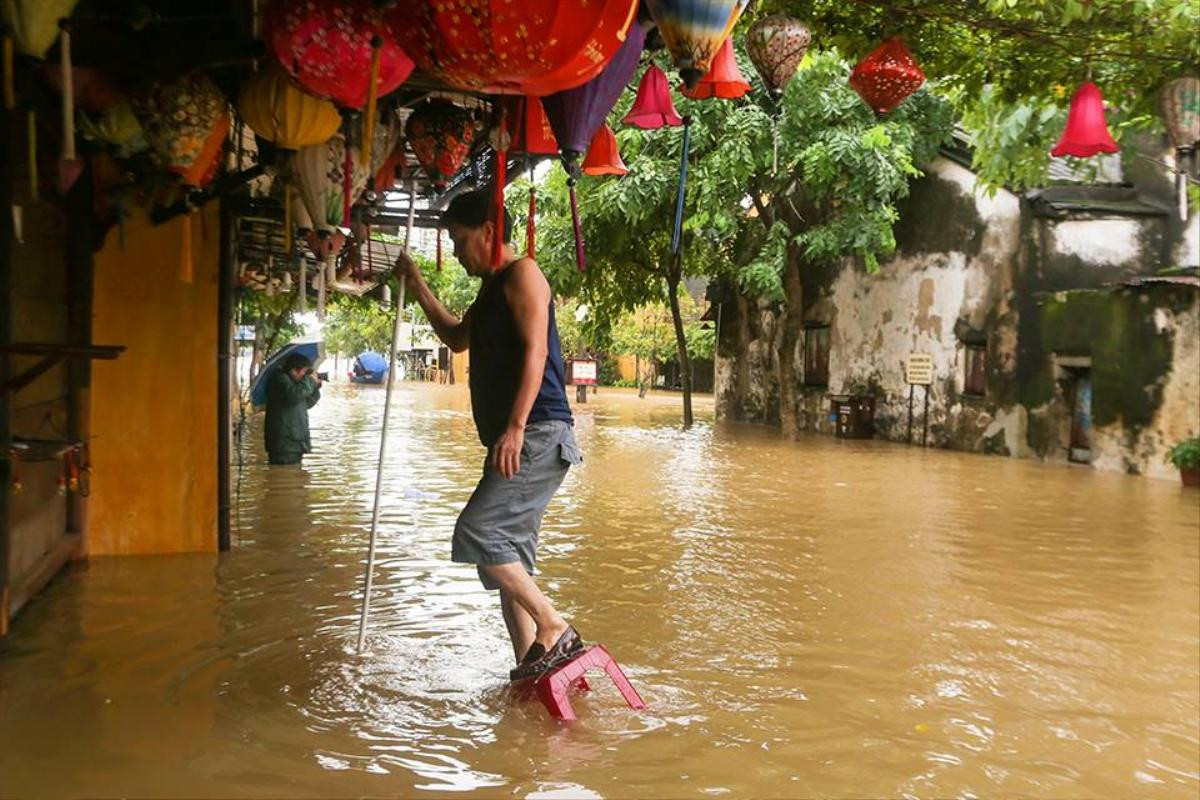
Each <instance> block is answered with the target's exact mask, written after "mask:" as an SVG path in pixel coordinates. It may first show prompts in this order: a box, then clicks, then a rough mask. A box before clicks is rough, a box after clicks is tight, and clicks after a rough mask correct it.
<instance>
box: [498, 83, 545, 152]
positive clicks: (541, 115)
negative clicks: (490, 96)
mask: <svg viewBox="0 0 1200 800" xmlns="http://www.w3.org/2000/svg"><path fill="white" fill-rule="evenodd" d="M503 107H504V111H505V114H506V115H507V117H508V120H509V126H510V127H511V128H512V142H511V143H510V144H509V146H508V149H509V150H510V151H512V152H514V153H525V154H526V155H530V156H554V155H558V142H557V141H555V139H554V130H553V129H552V128H551V127H550V119H549V118H548V117H547V116H546V109H544V108H542V101H541V99H540V98H537V97H508V98H505V99H504V101H503Z"/></svg>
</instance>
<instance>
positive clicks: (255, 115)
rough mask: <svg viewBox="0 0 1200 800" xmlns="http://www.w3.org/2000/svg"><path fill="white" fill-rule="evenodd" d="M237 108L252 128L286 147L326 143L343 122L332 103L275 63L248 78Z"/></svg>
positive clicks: (292, 148) (260, 134) (295, 148)
mask: <svg viewBox="0 0 1200 800" xmlns="http://www.w3.org/2000/svg"><path fill="white" fill-rule="evenodd" d="M237 110H238V116H239V117H241V118H242V120H243V121H244V122H245V123H246V124H247V125H249V126H250V129H251V130H253V131H254V132H255V133H256V134H258V135H259V136H261V137H262V138H264V139H266V140H267V141H268V142H273V143H274V144H275V146H276V147H280V148H282V149H284V150H299V149H300V148H301V147H309V146H311V145H315V144H321V143H323V142H326V141H328V140H329V137H331V136H333V135H334V134H335V133H337V131H338V128H339V127H340V126H341V124H342V118H341V115H340V114H338V110H337V108H336V107H335V106H334V105H333V103H331V102H329V101H328V100H322V99H321V98H319V97H315V96H313V95H311V94H309V93H308V92H305V91H303V90H302V89H300V87H298V86H297V85H296V84H294V83H293V82H292V81H291V80H290V79H289V78H288V75H287V73H286V72H284V70H283V69H282V68H281V67H279V66H278V65H276V64H270V65H267V66H266V67H264V68H262V69H260V70H258V71H257V72H255V73H254V75H252V76H251V77H250V79H249V80H248V81H246V83H245V84H244V85H243V86H242V90H241V92H240V93H239V94H238V103H237Z"/></svg>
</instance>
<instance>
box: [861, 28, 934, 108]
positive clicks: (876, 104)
mask: <svg viewBox="0 0 1200 800" xmlns="http://www.w3.org/2000/svg"><path fill="white" fill-rule="evenodd" d="M923 83H925V73H923V72H921V68H920V67H918V66H917V62H916V61H915V60H914V59H913V57H912V53H910V52H909V51H908V48H907V47H905V45H904V41H903V40H902V39H901V38H900V37H899V36H893V37H892V38H891V39H888V40H887V41H886V42H884V43H883V44H881V45H879V47H876V48H875V49H874V50H872V51H871V54H870V55H868V56H867V57H866V58H864V59H863V60H862V61H860V62H858V65H857V66H856V67H855V68H854V71H853V72H851V73H850V86H851V87H852V88H853V89H854V91H856V92H858V96H859V97H861V98H862V99H863V102H865V103H866V104H867V105H868V106H870V107H871V108H873V109H875V113H876V114H886V113H888V112H889V111H892V110H893V109H895V108H896V106H898V105H900V104H901V103H903V102H904V101H905V100H906V99H907V98H908V96H909V95H911V94H912V93H913V92H915V91H916V90H917V89H920V88H921V84H923Z"/></svg>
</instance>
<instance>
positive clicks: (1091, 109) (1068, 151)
mask: <svg viewBox="0 0 1200 800" xmlns="http://www.w3.org/2000/svg"><path fill="white" fill-rule="evenodd" d="M1120 149H1121V148H1120V147H1118V146H1117V143H1116V142H1114V141H1113V138H1112V135H1111V134H1109V132H1108V121H1107V120H1106V119H1105V117H1104V97H1103V96H1102V95H1101V94H1100V89H1099V88H1097V86H1096V84H1094V83H1092V82H1091V81H1088V82H1087V83H1085V84H1084V85H1083V86H1080V87H1079V91H1077V92H1075V96H1074V97H1072V98H1071V108H1070V109H1069V110H1068V111H1067V127H1065V128H1063V132H1062V137H1060V138H1059V140H1058V144H1056V145H1055V146H1054V149H1053V150H1051V151H1050V155H1052V156H1075V157H1076V158H1087V157H1088V156H1094V155H1096V153H1116V152H1118V151H1119V150H1120Z"/></svg>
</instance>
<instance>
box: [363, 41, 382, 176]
mask: <svg viewBox="0 0 1200 800" xmlns="http://www.w3.org/2000/svg"><path fill="white" fill-rule="evenodd" d="M382 49H383V39H381V38H380V37H379V36H378V35H375V36H373V37H372V38H371V82H370V84H369V85H368V86H367V110H366V114H364V115H363V143H362V161H363V167H364V168H365V169H367V170H368V171H370V169H371V144H372V142H373V141H374V139H375V105H376V100H377V97H376V95H377V94H378V93H379V92H378V90H379V56H380V53H381V51H382Z"/></svg>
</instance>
